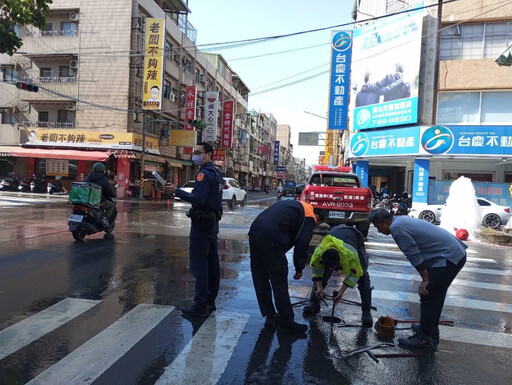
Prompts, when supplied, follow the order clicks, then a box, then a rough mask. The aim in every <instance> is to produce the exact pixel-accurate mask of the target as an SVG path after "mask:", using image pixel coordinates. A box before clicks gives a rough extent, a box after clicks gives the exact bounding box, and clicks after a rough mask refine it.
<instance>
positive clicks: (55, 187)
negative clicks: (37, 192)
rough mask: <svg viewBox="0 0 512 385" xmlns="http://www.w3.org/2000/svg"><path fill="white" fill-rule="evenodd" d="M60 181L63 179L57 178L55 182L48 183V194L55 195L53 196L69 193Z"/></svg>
mask: <svg viewBox="0 0 512 385" xmlns="http://www.w3.org/2000/svg"><path fill="white" fill-rule="evenodd" d="M60 179H61V177H60V176H56V177H55V182H48V185H47V187H46V189H47V191H48V194H50V195H53V194H58V195H65V194H67V193H68V192H67V191H66V189H65V188H64V186H63V185H62V182H61V180H60Z"/></svg>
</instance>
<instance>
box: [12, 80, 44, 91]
mask: <svg viewBox="0 0 512 385" xmlns="http://www.w3.org/2000/svg"><path fill="white" fill-rule="evenodd" d="M16 88H18V89H20V90H24V91H28V92H37V91H39V87H38V86H34V85H32V84H29V83H25V82H17V83H16Z"/></svg>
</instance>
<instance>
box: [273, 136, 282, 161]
mask: <svg viewBox="0 0 512 385" xmlns="http://www.w3.org/2000/svg"><path fill="white" fill-rule="evenodd" d="M280 145H281V142H280V141H279V140H276V141H275V142H274V166H277V165H278V164H279V146H280Z"/></svg>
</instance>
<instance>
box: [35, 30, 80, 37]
mask: <svg viewBox="0 0 512 385" xmlns="http://www.w3.org/2000/svg"><path fill="white" fill-rule="evenodd" d="M55 36H57V37H63V36H78V31H40V30H34V31H27V32H25V37H55Z"/></svg>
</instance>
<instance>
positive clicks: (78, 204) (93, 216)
mask: <svg viewBox="0 0 512 385" xmlns="http://www.w3.org/2000/svg"><path fill="white" fill-rule="evenodd" d="M118 187H119V185H118V184H116V186H115V188H118ZM101 197H102V194H101V186H98V185H96V184H94V183H88V182H73V183H71V191H70V194H69V202H70V203H71V209H72V214H71V215H70V216H69V218H68V227H69V231H71V233H72V234H73V238H75V240H77V241H83V239H84V238H85V236H86V235H91V234H96V233H99V232H102V231H104V232H105V233H106V234H110V233H112V231H114V227H115V224H116V218H117V209H116V207H115V204H116V202H115V199H111V201H112V203H113V204H114V210H113V211H112V215H111V216H110V218H106V217H105V216H104V211H103V209H102V208H101V207H100V205H101Z"/></svg>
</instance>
